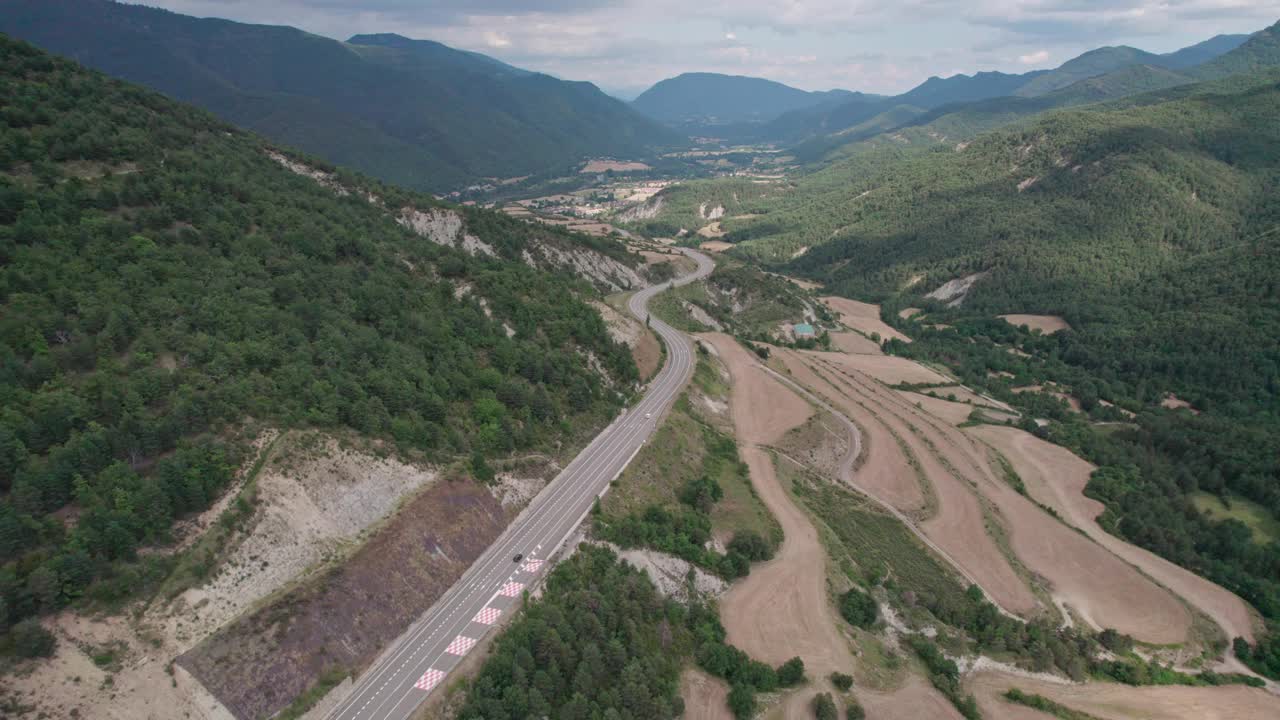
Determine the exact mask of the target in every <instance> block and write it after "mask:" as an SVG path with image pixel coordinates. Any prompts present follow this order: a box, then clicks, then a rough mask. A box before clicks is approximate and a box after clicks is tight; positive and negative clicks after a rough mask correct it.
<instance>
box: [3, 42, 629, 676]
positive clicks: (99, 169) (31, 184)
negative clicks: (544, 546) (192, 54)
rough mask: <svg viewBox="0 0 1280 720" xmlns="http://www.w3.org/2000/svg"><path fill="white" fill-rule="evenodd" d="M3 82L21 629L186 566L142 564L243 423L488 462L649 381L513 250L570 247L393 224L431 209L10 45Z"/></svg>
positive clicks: (9, 520) (543, 232)
mask: <svg viewBox="0 0 1280 720" xmlns="http://www.w3.org/2000/svg"><path fill="white" fill-rule="evenodd" d="M0 68H2V70H0V92H3V95H4V97H5V98H6V103H5V105H4V107H3V109H2V110H0V117H2V118H3V124H2V125H0V305H3V307H4V309H5V311H4V312H3V313H0V400H2V401H0V406H2V407H3V410H0V629H2V630H4V631H6V632H7V631H8V630H9V629H10V628H14V627H17V626H18V624H19V623H21V622H22V621H23V620H24V619H26V618H30V617H33V616H36V615H38V614H40V613H46V612H51V611H55V610H57V609H59V608H63V607H66V606H68V605H77V604H84V603H87V602H96V603H101V604H112V603H117V602H119V601H121V600H123V599H126V598H129V597H133V596H136V595H137V594H138V593H139V592H142V591H146V590H148V589H154V588H155V587H156V586H157V584H158V583H160V582H161V581H162V580H163V578H164V577H165V576H166V575H167V574H168V572H169V571H170V569H171V564H172V560H171V559H170V558H167V557H166V556H164V555H163V554H147V555H143V554H141V553H140V552H139V551H140V550H141V549H142V548H143V547H145V546H151V545H156V544H164V543H166V542H168V541H169V540H170V539H171V533H170V528H171V525H172V524H173V521H174V520H175V519H176V518H180V517H184V516H187V515H190V514H192V513H194V512H197V511H200V510H203V509H205V508H207V507H208V506H209V505H210V503H211V502H212V501H213V500H214V499H215V498H217V497H218V496H219V495H220V494H221V493H222V492H223V491H224V490H225V489H226V488H227V486H228V483H229V482H230V481H231V478H232V476H233V472H234V469H235V468H236V467H237V466H238V465H239V464H240V463H241V461H242V459H243V456H244V452H243V448H242V447H239V446H237V444H236V443H235V442H234V441H232V440H231V439H230V438H232V437H233V436H234V435H235V429H236V428H237V427H238V426H239V425H240V424H242V423H244V422H245V421H246V420H247V419H248V418H253V419H255V420H256V421H258V422H259V423H265V424H270V425H274V426H276V427H282V428H291V427H314V428H328V429H335V430H337V429H349V430H352V431H355V432H357V433H359V434H362V435H364V436H366V437H370V438H376V439H379V440H382V441H386V442H387V443H389V447H391V448H393V449H395V450H396V451H398V452H401V453H404V454H405V455H407V456H410V457H413V458H415V459H419V460H425V461H428V462H452V461H455V460H457V459H459V458H472V459H473V465H474V466H475V467H477V468H481V467H483V466H484V464H485V459H486V458H490V457H495V456H502V455H505V454H509V453H511V452H513V451H516V450H523V449H530V448H541V447H550V446H553V445H555V444H556V443H558V442H564V441H566V440H569V441H572V439H573V438H575V437H576V436H577V435H579V434H581V433H582V432H583V431H585V430H586V429H588V428H591V427H594V426H596V424H598V423H599V421H600V420H601V419H602V418H604V417H606V416H607V415H608V414H609V413H610V412H611V411H612V410H613V409H614V408H616V407H617V406H618V405H619V404H620V403H621V402H622V401H623V399H624V396H623V392H624V391H625V389H626V388H627V387H629V385H630V384H631V383H632V382H634V381H635V380H636V378H637V372H636V368H635V365H634V363H633V361H632V360H631V357H630V355H629V353H628V352H627V349H626V348H625V347H624V346H622V345H621V344H618V343H616V342H614V341H613V340H611V339H610V337H609V335H608V332H607V330H606V327H605V325H604V323H603V321H602V320H601V319H600V317H599V315H598V314H597V313H596V312H595V311H594V310H592V309H591V308H590V307H589V306H588V305H587V304H586V303H585V302H584V301H583V300H584V298H586V297H590V296H593V295H594V294H595V291H594V289H593V288H591V287H590V286H588V285H587V284H586V283H584V282H583V281H581V280H578V279H576V278H574V277H571V276H569V275H567V274H555V273H544V272H538V271H535V270H533V269H531V268H529V267H527V266H526V265H525V263H524V262H522V261H521V260H520V257H521V250H522V248H523V247H525V246H526V245H527V244H528V243H530V242H532V241H533V239H534V238H535V237H536V238H542V237H544V236H545V237H547V238H551V237H552V236H554V238H556V239H557V242H560V241H563V242H576V241H575V240H573V239H572V238H570V237H569V236H568V235H565V234H563V233H557V232H556V231H553V230H548V229H545V228H536V227H534V226H531V225H528V224H525V223H521V222H519V221H516V220H512V219H510V218H505V217H500V216H497V215H495V214H493V213H485V212H482V211H477V210H465V211H460V213H461V216H462V217H463V218H464V222H465V223H466V227H467V231H468V232H471V233H474V234H476V235H478V236H480V237H483V238H487V239H488V241H489V242H491V243H492V247H493V248H494V253H495V256H494V257H486V256H483V255H480V256H471V255H468V254H466V253H463V252H460V251H457V250H453V249H450V248H445V247H441V246H438V245H436V244H434V243H431V242H427V241H426V240H424V239H423V238H421V237H419V236H417V235H415V234H414V233H412V232H411V231H410V230H408V229H406V228H404V227H401V226H400V225H399V224H397V223H396V222H395V221H394V219H393V215H392V214H391V213H389V212H387V210H386V207H392V208H399V207H405V206H413V207H419V208H424V209H429V208H433V207H438V206H439V203H438V202H436V201H435V200H434V199H432V198H429V197H427V196H422V195H415V194H410V193H405V192H403V191H399V190H396V189H394V188H389V187H386V186H382V185H380V184H378V183H376V182H374V181H371V180H367V179H364V178H360V177H358V176H351V175H346V174H343V175H341V176H340V178H341V180H342V181H343V182H344V183H349V185H350V187H354V188H359V189H361V190H362V192H361V193H349V194H347V195H339V194H338V193H335V192H334V191H333V189H331V188H329V187H324V186H323V185H322V184H321V183H318V182H316V181H314V180H312V179H311V178H306V177H300V176H298V175H296V174H294V173H292V172H290V171H288V170H286V169H285V168H283V167H281V166H280V165H279V164H278V163H277V162H275V161H273V160H272V159H270V158H269V157H268V156H267V155H266V151H267V149H268V148H267V147H266V146H264V145H263V143H262V141H261V140H260V139H259V138H257V137H255V136H252V135H249V134H246V133H244V132H242V131H239V130H236V129H234V128H232V127H230V126H227V125H225V124H223V123H221V122H219V121H217V120H215V119H213V118H212V117H211V116H209V115H207V114H205V113H204V112H202V111H199V110H195V109H192V108H189V107H186V106H183V105H179V104H176V103H174V102H172V101H170V100H168V99H166V98H164V97H161V96H160V95H158V94H155V93H152V92H149V91H145V90H141V89H138V88H135V87H132V86H130V85H127V84H125V83H121V82H116V81H112V80H108V79H106V78H105V77H103V76H101V75H99V74H97V73H93V72H90V71H87V70H84V69H82V68H80V67H78V66H76V65H74V64H73V63H70V62H68V61H65V60H61V59H57V58H54V57H51V56H49V55H46V54H44V53H42V52H40V51H38V50H35V49H34V48H32V47H30V46H28V45H25V44H22V43H19V42H15V41H12V40H8V39H0ZM363 191H370V192H373V193H374V194H375V195H376V196H377V197H379V198H381V200H382V203H383V205H380V204H378V203H374V202H370V201H368V200H367V199H366V198H365V197H363V196H362V193H363ZM384 205H385V207H384ZM583 242H585V243H588V244H599V243H603V242H604V241H585V240H584V241H583ZM611 252H612V251H611ZM464 286H466V287H469V288H470V290H469V293H467V294H463V293H460V292H459V291H458V288H460V287H464ZM477 298H483V300H484V304H482V303H481V302H480V300H478V299H477ZM504 324H505V325H504ZM600 371H602V372H600ZM23 627H27V626H25V625H24V626H23ZM20 639H21V638H8V639H5V640H3V641H0V648H11V649H14V650H15V651H16V650H17V649H16V648H14V641H15V640H20Z"/></svg>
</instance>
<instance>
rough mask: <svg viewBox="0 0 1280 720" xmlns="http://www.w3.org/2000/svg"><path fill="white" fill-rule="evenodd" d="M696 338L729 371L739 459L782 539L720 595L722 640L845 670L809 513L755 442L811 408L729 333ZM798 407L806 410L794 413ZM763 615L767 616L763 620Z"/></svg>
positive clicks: (761, 654) (758, 653) (773, 658)
mask: <svg viewBox="0 0 1280 720" xmlns="http://www.w3.org/2000/svg"><path fill="white" fill-rule="evenodd" d="M702 337H703V338H704V339H705V340H707V341H709V342H711V343H712V344H713V345H714V346H715V348H716V350H717V351H718V353H719V355H720V358H721V359H722V360H724V362H725V364H726V365H727V366H728V368H729V373H730V375H731V376H732V378H733V390H732V395H731V400H730V407H731V408H732V412H733V419H734V426H735V428H736V429H737V434H738V439H739V441H740V442H741V443H742V446H741V450H740V452H741V455H742V459H743V461H744V462H746V463H747V467H748V468H749V469H750V472H751V483H752V485H753V486H754V487H755V489H756V492H757V493H758V494H759V495H760V499H761V500H762V501H763V502H764V504H765V505H766V506H767V507H768V508H769V511H770V512H771V513H773V516H774V517H775V518H777V520H778V522H779V524H781V525H782V531H783V538H784V539H783V542H782V547H780V548H779V549H778V553H777V555H776V556H774V559H773V560H770V561H769V562H766V563H761V564H759V565H756V566H755V567H753V568H752V569H751V574H750V575H749V576H748V577H747V578H745V579H744V580H742V581H740V582H738V583H736V584H735V585H734V586H733V587H732V588H730V589H729V592H728V593H727V594H726V595H725V596H724V598H722V600H721V603H720V608H721V616H722V618H723V621H724V626H725V630H726V632H727V634H728V641H729V642H730V643H732V644H733V645H736V646H737V647H739V648H742V649H743V650H744V651H746V652H747V653H748V654H749V655H751V657H753V658H755V659H757V660H763V661H764V662H767V663H769V664H771V665H778V664H781V663H783V662H786V661H787V660H789V659H790V658H792V657H795V656H797V655H798V656H800V657H801V658H803V659H804V662H805V667H806V669H808V671H809V672H810V674H811V675H813V676H818V677H821V676H824V675H826V674H827V673H829V672H831V671H833V670H845V671H846V672H847V668H849V667H851V666H852V664H853V656H852V654H851V653H850V652H849V648H848V644H847V642H846V641H845V639H844V637H843V635H841V633H840V630H839V628H838V626H837V623H836V620H835V618H834V617H833V614H832V610H831V608H830V604H829V603H828V602H827V586H826V562H827V554H826V549H825V548H823V546H822V543H821V542H820V541H819V540H818V532H817V530H815V529H814V527H813V524H812V523H811V522H809V518H808V516H806V515H805V514H804V511H803V510H801V509H800V508H799V507H797V506H796V504H795V503H794V502H793V501H792V499H791V497H790V496H789V495H788V494H787V491H786V490H785V489H784V488H783V487H782V484H781V483H780V482H779V481H778V478H777V474H776V473H775V471H774V467H773V458H772V456H771V455H770V454H769V453H768V452H767V451H765V450H763V449H761V448H760V447H759V445H760V444H764V443H769V442H772V441H775V440H777V439H779V438H781V437H782V435H783V434H785V433H786V431H787V430H790V429H791V428H793V427H796V426H798V425H800V424H801V423H803V422H804V421H805V420H806V419H808V417H809V415H810V414H812V412H813V411H812V408H811V407H810V406H809V404H808V403H806V402H805V401H804V400H803V399H801V398H800V397H799V396H797V395H796V394H795V393H793V392H791V391H790V390H788V389H787V388H785V387H784V386H783V385H782V384H781V383H779V382H778V381H776V380H774V379H773V378H771V377H769V376H768V375H767V374H766V373H765V372H764V371H763V370H762V369H761V368H760V367H759V365H758V364H757V363H756V361H755V359H754V358H752V357H751V356H750V355H749V354H748V352H747V351H746V350H745V349H743V348H742V347H741V346H740V345H738V343H737V341H735V340H734V339H733V338H731V337H729V336H727V335H718V334H716V335H704V336H702ZM797 406H799V407H803V408H804V410H805V412H803V413H800V412H797ZM763 618H768V621H767V622H762V621H761V620H762V619H763Z"/></svg>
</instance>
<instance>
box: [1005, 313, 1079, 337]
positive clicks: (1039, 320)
mask: <svg viewBox="0 0 1280 720" xmlns="http://www.w3.org/2000/svg"><path fill="white" fill-rule="evenodd" d="M999 317H1000V319H1001V320H1004V321H1005V322H1007V323H1009V324H1010V325H1013V326H1015V327H1022V326H1026V327H1027V328H1029V329H1031V330H1039V331H1040V332H1042V333H1044V334H1045V335H1052V334H1054V333H1056V332H1058V331H1060V330H1070V329H1071V326H1070V325H1068V324H1067V321H1066V320H1063V319H1062V318H1060V317H1058V316H1057V315H1019V314H1012V315H1000V316H999Z"/></svg>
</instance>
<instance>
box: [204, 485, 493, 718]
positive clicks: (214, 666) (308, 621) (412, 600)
mask: <svg viewBox="0 0 1280 720" xmlns="http://www.w3.org/2000/svg"><path fill="white" fill-rule="evenodd" d="M508 520H509V517H508V511H507V510H506V509H504V508H503V507H502V505H501V503H499V501H498V500H497V499H495V498H494V497H493V495H492V494H491V493H490V492H489V491H488V490H487V489H485V488H484V487H482V486H480V485H477V484H476V483H473V482H470V481H460V482H445V483H436V484H435V485H433V486H431V487H430V488H428V489H427V490H426V491H424V492H422V493H420V494H419V495H418V496H417V497H415V498H414V499H413V500H412V501H410V502H409V503H407V504H406V505H405V507H403V508H402V509H401V510H400V512H399V513H397V514H396V515H395V517H393V518H392V519H391V520H390V521H389V522H388V523H387V525H386V526H385V527H383V528H382V529H381V530H380V531H379V532H378V533H377V534H376V535H375V536H374V537H373V538H372V539H370V540H369V542H368V543H366V544H365V545H364V546H363V547H361V549H360V550H359V551H358V552H357V553H356V554H355V555H354V556H353V557H352V558H351V559H350V560H348V561H347V562H345V563H344V564H343V565H342V566H341V567H340V568H338V569H336V570H333V571H332V572H329V573H325V574H324V576H323V577H317V578H312V579H310V580H308V581H307V582H305V583H303V584H301V585H299V586H297V587H295V588H293V589H291V590H289V591H287V592H286V593H284V594H283V595H282V596H280V597H278V598H276V599H275V600H274V601H273V602H271V603H270V604H268V605H265V606H263V607H261V608H259V609H257V610H255V611H253V612H250V613H248V614H246V615H243V616H241V617H240V618H239V619H238V620H236V621H235V622H233V623H231V624H230V625H227V626H225V627H224V628H222V629H221V630H219V631H218V632H217V633H216V634H214V635H213V636H212V637H210V638H208V639H207V640H205V641H204V642H202V643H201V644H199V645H197V646H196V647H195V648H194V649H192V650H191V651H189V652H187V653H185V654H184V655H182V656H181V657H180V658H178V664H179V665H181V666H182V667H184V668H186V669H188V670H189V671H190V672H191V673H192V674H193V675H195V676H196V677H197V678H199V679H200V681H201V682H202V683H203V684H204V685H205V687H207V688H208V689H209V691H210V692H211V693H213V694H214V695H215V696H216V697H217V698H218V699H219V700H220V701H222V703H223V704H224V705H225V706H226V707H227V708H228V709H229V710H231V712H232V713H234V714H235V715H236V717H239V718H257V717H270V716H271V715H274V714H275V713H276V712H279V710H280V709H281V708H283V707H285V706H286V705H288V704H289V702H290V701H292V699H293V698H295V697H297V696H298V695H299V694H301V693H302V692H303V691H305V690H306V689H307V688H308V687H309V686H310V685H311V684H312V683H313V682H314V681H315V679H316V678H318V677H320V675H321V674H322V673H323V672H324V671H325V670H326V669H328V668H332V667H338V668H344V669H346V670H350V671H359V670H362V669H363V668H364V667H366V666H367V665H368V664H369V663H371V662H372V661H373V659H374V658H375V657H376V656H377V654H378V652H379V651H380V650H381V649H382V648H383V647H384V646H385V645H386V643H388V642H390V641H391V640H392V639H393V638H395V637H396V636H397V635H399V634H400V633H401V632H402V631H403V630H404V628H405V627H406V626H407V625H408V624H409V622H410V621H411V620H412V619H413V618H415V617H417V616H418V615H420V614H421V613H422V612H423V611H424V610H426V609H427V608H428V607H430V606H431V604H432V603H433V602H435V600H436V599H437V598H438V597H439V596H440V595H441V594H443V593H444V592H445V591H446V590H447V589H448V588H449V587H450V586H451V585H452V584H453V582H454V581H455V580H456V579H457V578H458V577H459V576H461V575H462V573H463V571H464V570H466V568H467V567H468V566H469V565H470V564H471V562H472V560H474V559H475V558H476V557H478V556H479V555H480V553H482V552H483V551H484V550H485V548H487V547H488V546H489V544H490V543H491V542H492V541H493V540H494V539H495V538H496V537H497V536H498V534H499V533H501V532H502V530H503V528H505V527H506V525H507V522H508Z"/></svg>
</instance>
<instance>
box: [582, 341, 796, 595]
mask: <svg viewBox="0 0 1280 720" xmlns="http://www.w3.org/2000/svg"><path fill="white" fill-rule="evenodd" d="M698 355H699V359H698V366H697V369H696V371H695V374H694V383H693V386H692V390H691V391H688V392H686V393H685V394H684V395H682V396H681V397H680V398H679V399H678V400H677V401H676V404H675V406H674V407H673V408H672V410H671V413H670V415H669V416H668V417H667V418H666V419H665V420H664V421H663V423H662V426H661V427H660V428H658V431H657V433H656V434H655V435H654V437H653V439H652V440H651V441H650V442H649V443H648V444H647V445H646V446H645V448H644V449H643V450H642V451H641V452H640V454H639V455H638V456H637V457H636V459H635V461H633V462H632V464H631V465H630V467H629V468H628V470H627V471H626V472H625V473H623V475H622V476H621V477H620V478H619V479H618V480H617V481H615V483H614V486H613V487H612V488H611V489H610V491H609V493H608V494H607V495H605V497H604V499H603V501H602V502H601V504H600V506H599V509H598V511H597V512H596V514H595V521H594V526H595V531H596V533H597V534H598V535H599V537H600V538H602V539H604V540H608V541H610V542H613V543H616V544H617V545H619V546H620V547H623V548H648V549H651V550H657V551H659V552H664V553H667V554H670V555H674V556H676V557H679V558H680V559H682V560H685V561H687V562H690V563H692V564H694V565H697V566H699V567H702V568H704V569H706V570H708V571H710V572H712V573H715V574H717V575H720V576H721V577H723V578H725V579H728V580H732V579H734V578H739V577H742V576H744V575H746V574H748V573H749V572H750V569H751V563H752V562H759V561H762V560H768V559H769V558H771V557H772V556H773V553H774V551H775V550H776V549H777V547H778V545H779V543H781V541H782V531H781V528H779V526H778V524H777V521H776V520H774V519H773V517H772V516H771V515H770V514H769V512H768V510H767V509H765V508H764V506H763V504H762V503H761V502H760V500H759V498H757V497H756V496H755V492H754V490H753V489H752V487H751V479H750V477H749V476H748V473H747V469H746V466H745V464H744V463H743V462H742V461H741V460H740V459H739V457H738V446H737V443H735V442H734V440H733V438H732V437H731V436H730V435H728V434H726V432H725V431H724V430H722V429H720V428H717V427H716V426H715V425H713V424H712V423H711V422H708V421H707V419H705V418H706V414H707V413H709V412H711V411H710V410H708V409H706V405H707V404H709V403H723V402H724V398H725V396H726V387H725V385H724V381H723V380H722V379H721V377H720V375H719V372H718V371H717V370H716V369H715V367H714V366H713V365H712V364H711V363H712V360H711V358H710V357H709V356H708V355H707V354H706V352H705V351H703V350H702V349H701V348H699V353H698ZM695 393H696V394H695ZM694 403H698V404H699V407H697V408H695V406H694ZM713 536H719V537H724V538H726V541H725V545H724V550H723V551H721V550H717V549H715V548H714V547H710V546H711V541H712V538H713Z"/></svg>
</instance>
